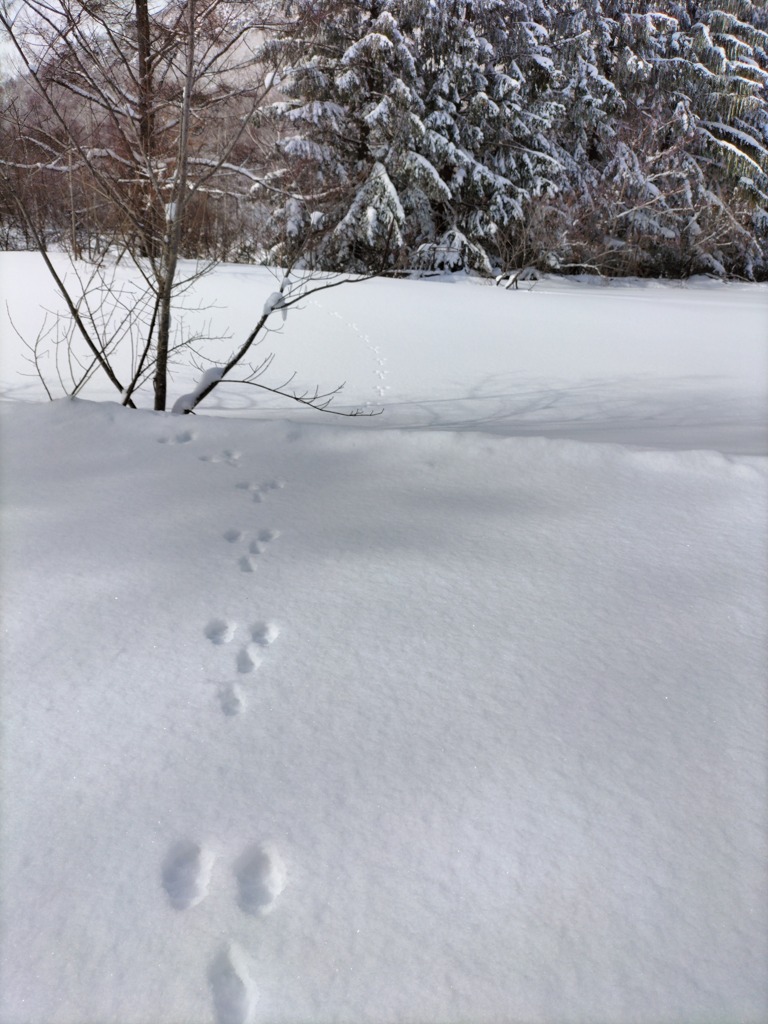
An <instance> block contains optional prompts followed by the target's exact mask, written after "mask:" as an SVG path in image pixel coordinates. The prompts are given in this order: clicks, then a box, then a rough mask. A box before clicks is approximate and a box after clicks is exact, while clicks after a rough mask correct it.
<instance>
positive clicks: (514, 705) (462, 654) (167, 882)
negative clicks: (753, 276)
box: [0, 256, 768, 1024]
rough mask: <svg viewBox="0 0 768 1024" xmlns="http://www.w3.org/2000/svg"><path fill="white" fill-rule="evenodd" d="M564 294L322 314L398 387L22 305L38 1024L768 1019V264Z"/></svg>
mask: <svg viewBox="0 0 768 1024" xmlns="http://www.w3.org/2000/svg"><path fill="white" fill-rule="evenodd" d="M25 264H27V257H23V256H22V257H18V258H16V257H14V258H11V257H9V256H5V257H4V258H3V261H2V267H3V270H4V273H5V274H6V278H5V281H6V282H7V281H8V280H9V277H8V276H7V271H8V268H9V267H10V268H11V270H12V271H13V273H21V271H19V270H18V267H19V266H21V267H22V268H23V267H24V266H25ZM14 268H15V269H14ZM260 275H263V272H262V271H253V270H251V269H248V268H232V267H229V268H223V270H222V271H221V272H220V273H219V274H216V275H213V276H212V277H210V278H209V279H207V280H206V282H204V284H205V286H206V287H208V288H209V289H210V290H211V294H213V293H214V292H216V291H217V289H218V295H219V301H220V303H221V305H222V308H224V307H226V306H228V304H229V303H230V302H232V303H235V298H237V302H239V303H240V305H239V306H237V307H236V309H237V310H239V312H233V313H232V317H233V322H234V321H237V323H238V324H241V325H242V322H243V318H244V314H243V313H242V310H243V309H244V303H245V299H244V298H243V296H242V295H241V294H240V293H241V292H242V291H243V290H244V289H246V288H251V293H250V301H251V308H252V309H255V310H256V311H257V313H258V311H260V310H261V308H262V306H263V303H264V301H265V298H266V297H267V296H268V295H269V293H270V291H271V290H273V288H274V285H273V283H270V282H271V279H264V278H263V277H261V276H260ZM254 282H260V283H261V284H263V288H260V290H259V289H256V288H254ZM545 284H546V282H545ZM6 287H8V286H7V285H6ZM548 287H549V290H547V289H546V288H545V289H542V290H541V291H540V292H537V290H534V291H533V292H530V293H521V292H520V293H513V292H503V291H501V290H499V289H492V288H486V287H483V286H481V285H474V284H469V283H464V284H459V285H455V286H453V285H448V284H447V283H436V282H431V283H416V282H401V283H395V282H372V283H370V284H363V285H357V286H354V287H351V288H350V289H343V288H342V289H337V290H335V291H333V292H328V293H324V294H323V295H322V296H321V298H322V303H323V305H322V306H318V307H315V308H314V311H313V309H312V307H311V306H310V308H308V309H307V310H305V311H304V312H301V311H297V312H296V313H295V315H293V316H291V317H290V318H289V321H288V325H287V329H286V331H287V333H286V334H285V335H279V336H277V339H276V341H275V348H276V350H277V349H278V346H279V359H280V360H281V362H285V363H288V364H290V363H291V362H292V361H293V360H295V361H296V366H297V367H300V368H301V372H302V376H303V375H304V373H305V367H307V370H306V378H307V383H312V384H314V383H315V382H317V383H318V384H320V385H321V387H325V386H329V385H332V384H333V383H334V382H338V380H339V379H343V378H344V377H347V378H348V380H349V388H348V391H345V393H344V394H345V399H344V400H345V401H347V400H349V401H350V402H361V403H362V402H366V401H371V402H372V403H373V402H375V401H376V400H378V399H382V400H383V404H384V405H385V412H384V414H383V415H382V416H380V417H377V418H375V419H370V420H365V421H358V420H348V421H337V420H324V419H322V418H321V416H320V414H318V413H312V412H310V411H307V410H301V409H299V410H296V411H294V410H293V409H291V408H290V407H286V406H285V405H284V404H280V406H279V408H278V403H277V401H276V400H274V399H272V398H270V399H269V400H268V401H264V400H261V399H257V400H254V398H253V395H251V394H249V395H247V396H245V395H241V392H239V391H238V390H237V389H236V387H235V386H234V385H232V386H231V387H229V388H228V389H223V388H222V395H220V396H219V399H218V407H217V409H215V410H214V411H215V412H216V413H217V414H216V415H207V416H202V415H201V416H195V417H189V416H187V417H182V416H173V415H170V414H167V415H166V414H156V413H152V412H147V411H143V412H142V411H139V412H133V411H128V410H125V409H122V408H120V407H119V406H118V405H117V404H114V402H109V403H105V402H101V403H95V402H92V401H75V402H72V401H68V400H62V401H57V402H54V403H37V402H36V401H22V400H21V399H28V398H34V397H35V395H36V393H35V390H34V382H33V381H27V382H26V384H24V386H23V387H20V382H19V381H18V379H16V377H15V376H14V375H13V372H12V371H13V368H15V367H16V366H18V354H17V353H16V354H14V352H15V350H16V349H18V348H19V346H18V344H17V343H15V342H14V339H13V338H12V337H11V336H9V335H7V334H5V333H4V336H3V345H4V348H3V362H2V367H1V368H0V372H1V373H2V379H3V383H4V387H5V395H6V399H7V400H6V401H4V402H2V403H0V442H1V444H2V477H1V479H0V484H1V485H2V503H3V519H2V535H1V536H2V548H0V555H1V556H2V558H1V561H0V568H1V570H2V591H1V593H2V598H1V600H2V646H1V647H0V669H2V680H3V690H2V735H1V736H0V739H1V740H2V747H1V752H0V757H1V759H2V760H1V762H0V786H1V787H2V789H1V790H0V796H1V804H0V813H1V815H2V818H1V820H2V829H1V831H0V906H1V907H2V928H0V958H1V961H2V976H1V977H0V1020H2V1021H3V1024H150V1022H152V1024H155V1022H156V1024H182V1022H185V1024H259V1022H262V1021H264V1022H270V1024H272V1022H326V1021H328V1022H330V1021H338V1022H344V1024H349V1022H374V1024H378V1022H381V1024H388V1022H446V1024H465V1022H491V1021H493V1022H499V1024H501V1022H503V1024H512V1022H518V1021H519V1022H553V1024H571V1022H573V1024H576V1022H585V1024H593V1022H594V1024H598V1022H611V1024H612V1022H617V1024H618V1022H621V1024H624V1022H627V1024H629V1022H654V1024H656V1022H680V1024H705V1022H706V1024H710V1022H713V1021H723V1022H725V1021H728V1022H731V1021H734V1022H735V1021H740V1022H754V1024H757V1022H762V1021H764V1020H765V1019H766V1018H768V975H767V972H766V964H768V879H767V869H766V865H767V864H768V812H767V804H768V800H767V797H768V792H767V789H766V769H767V768H768V736H767V733H766V685H765V678H766V653H765V641H766V637H767V636H768V582H767V580H766V566H767V565H768V557H767V556H768V550H766V549H767V547H768V544H767V543H766V527H765V523H766V508H767V507H768V500H767V493H766V492H767V491H768V467H767V464H766V459H765V458H764V457H761V456H760V455H755V454H754V453H755V452H763V451H764V448H763V447H762V446H763V444H764V439H765V433H764V423H763V421H762V420H761V416H762V415H763V410H761V408H760V403H761V402H763V401H764V397H765V390H764V389H765V386H766V382H765V380H764V379H763V377H762V376H761V375H762V371H763V369H764V367H765V338H764V337H762V338H761V337H760V335H759V331H758V325H759V323H760V322H761V318H763V314H764V309H763V308H762V305H761V303H763V301H764V299H765V297H766V292H765V290H763V289H754V290H750V289H748V288H743V289H742V288H738V287H737V288H734V289H733V290H731V289H728V288H723V287H720V286H716V287H713V288H711V289H710V288H704V287H701V288H698V289H696V288H691V289H689V290H684V289H671V288H663V287H648V288H647V289H641V288H639V287H638V288H633V287H628V288H627V289H626V291H627V294H626V296H625V295H624V294H623V292H622V289H620V288H616V289H615V290H614V289H601V288H594V287H590V286H588V285H583V284H582V285H581V286H579V285H578V284H575V283H574V284H568V285H567V286H566V284H563V285H557V284H551V285H548ZM646 296H647V298H646ZM317 301H318V302H320V298H318V300H317ZM345 303H346V305H345ZM366 305H368V307H369V311H368V314H367V318H366V312H365V309H366ZM233 309H235V306H234V305H233ZM579 309H580V310H581V320H579V319H578V317H577V316H576V311H577V310H579ZM526 310H527V312H526ZM566 312H567V316H566ZM22 313H23V316H22V317H21V319H23V317H28V318H31V317H32V313H31V312H30V311H29V310H23V311H22ZM12 314H13V318H14V322H15V323H17V326H18V321H19V319H20V317H19V316H18V315H17V314H16V313H15V312H13V311H12ZM238 318H239V319H238ZM303 318H304V319H303ZM506 318H508V320H509V322H510V323H513V325H514V329H511V328H510V327H508V326H507V319H506ZM534 322H535V323H537V324H538V328H537V331H534V329H533V324H534ZM684 322H686V323H688V333H681V324H682V323H684ZM300 323H301V324H303V325H304V326H303V328H302V330H303V331H304V332H305V333H303V334H301V333H300V334H299V336H298V338H297V337H295V336H294V335H293V333H291V332H293V329H294V325H298V324H300ZM665 324H666V327H665V326H664V325H665ZM729 324H730V325H731V326H730V328H729V330H730V331H732V332H733V333H732V334H731V333H727V334H725V335H723V334H722V332H723V331H725V330H726V328H727V326H728V325H729ZM610 325H612V326H611V330H610V334H609V332H608V327H609V326H610ZM750 325H751V326H750ZM748 326H750V330H749V331H746V328H747V327H748ZM555 327H557V330H559V331H565V329H566V327H568V329H569V330H570V336H569V337H568V338H565V336H564V335H559V336H558V335H557V334H556V331H555ZM598 328H599V329H598ZM590 331H591V332H592V333H591V334H590ZM313 332H314V333H313ZM537 332H538V333H537ZM9 337H11V343H10V344H9V342H8V340H7V339H8V338H9ZM505 339H506V340H505ZM566 342H567V343H566ZM505 345H507V346H509V347H514V354H510V355H509V356H508V357H506V361H505V359H504V358H503V353H504V351H505V349H504V346H505ZM283 346H285V350H283ZM222 355H224V356H226V352H223V350H222V348H221V346H219V347H217V349H216V351H215V352H214V353H212V354H211V358H212V359H213V360H218V361H219V362H221V360H222ZM276 361H277V358H276ZM496 364H497V365H498V366H499V367H500V369H499V371H498V375H497V376H498V378H499V379H498V380H497V379H496V376H494V372H493V366H494V365H496ZM512 367H516V369H515V370H514V371H513V369H512ZM293 368H296V367H291V369H293ZM515 374H519V381H520V382H521V383H520V385H519V387H517V386H516V385H515V379H517V378H515V376H514V375H515ZM550 375H551V376H550ZM198 376H199V374H198ZM526 379H530V380H534V379H535V380H536V381H537V382H538V383H537V384H536V385H535V389H534V385H532V384H531V385H530V389H529V392H526V391H525V386H524V385H523V383H522V382H523V381H524V380H526ZM587 381H591V382H592V383H591V385H589V386H587V385H586V383H584V382H587ZM195 383H196V377H195V375H194V374H193V373H192V372H191V370H187V369H184V368H180V369H179V371H178V376H177V380H176V384H175V387H176V392H175V393H176V394H178V393H181V392H182V391H184V390H187V391H192V390H193V389H194V386H195ZM581 384H583V385H584V386H583V387H582V386H581ZM100 387H101V385H100V384H98V382H96V381H94V387H93V388H92V392H91V393H92V395H93V396H94V397H100V392H99V388H100ZM387 389H389V390H387ZM548 389H549V391H548ZM534 390H535V394H536V395H537V396H538V398H537V403H536V409H535V410H534V409H533V408H532V407H531V401H532V398H531V395H532V394H533V392H534ZM547 393H549V394H550V398H551V403H550V405H547V402H546V401H544V396H545V395H546V394H547ZM104 394H108V392H106V390H105V391H104ZM390 396H391V397H390ZM430 396H431V397H430ZM238 403H242V408H241V409H240V414H239V415H235V413H236V412H237V411H238V408H239V406H238ZM262 403H263V404H262ZM673 412H674V415H673ZM569 417H570V418H569ZM537 425H538V426H537ZM426 426H429V427H432V428H434V429H429V430H426V429H423V428H424V427H426ZM537 430H538V432H539V433H540V434H541V435H549V436H513V435H515V434H530V435H534V434H536V432H537ZM622 432H625V433H626V435H627V436H626V438H625V440H626V441H627V442H628V444H629V443H630V442H632V443H633V444H634V445H635V447H632V446H627V445H622V444H606V443H597V442H595V441H594V440H593V441H591V442H590V443H585V441H584V438H585V437H591V436H592V435H595V436H598V435H599V436H600V437H601V438H603V439H604V437H605V436H610V437H611V438H612V439H613V440H616V436H617V434H618V433H622ZM561 434H562V435H570V436H558V435H561ZM651 438H656V443H655V444H654V445H653V446H651ZM696 438H707V443H708V447H709V448H711V449H712V450H709V451H704V450H693V449H692V442H693V441H694V440H695V439H696ZM675 448H677V449H680V450H672V449H675ZM685 449H689V450H685Z"/></svg>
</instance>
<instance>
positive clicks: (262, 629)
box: [251, 622, 280, 647]
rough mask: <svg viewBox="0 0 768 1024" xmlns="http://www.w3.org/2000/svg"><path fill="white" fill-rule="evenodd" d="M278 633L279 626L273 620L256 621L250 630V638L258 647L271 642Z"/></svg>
mask: <svg viewBox="0 0 768 1024" xmlns="http://www.w3.org/2000/svg"><path fill="white" fill-rule="evenodd" d="M279 635H280V628H279V626H276V625H275V623H274V622H257V623H256V625H255V626H254V627H253V629H252V630H251V639H252V640H253V642H254V643H255V644H259V646H260V647H268V646H269V645H270V644H273V643H274V642H275V640H277V638H278V636H279Z"/></svg>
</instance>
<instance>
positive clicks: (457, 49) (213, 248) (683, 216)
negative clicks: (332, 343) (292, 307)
mask: <svg viewBox="0 0 768 1024" xmlns="http://www.w3.org/2000/svg"><path fill="white" fill-rule="evenodd" d="M105 2H106V0H102V2H101V3H97V2H93V3H90V4H89V3H82V4H80V5H72V4H69V7H70V8H72V7H73V6H74V7H80V8H82V9H83V11H84V12H85V13H84V15H83V19H84V20H83V23H82V29H83V31H82V36H83V39H82V41H81V40H80V39H79V38H75V37H73V39H74V42H73V40H72V39H70V42H69V45H68V46H63V45H62V43H61V41H60V40H58V41H57V40H56V39H50V40H49V45H47V47H46V48H45V50H44V52H41V53H38V54H37V55H36V56H35V58H34V60H32V61H30V62H29V64H28V67H27V68H26V69H25V73H23V74H19V75H18V76H17V77H15V78H14V79H12V80H10V81H6V83H5V85H4V86H3V94H2V107H1V108H0V109H1V110H2V122H1V123H0V132H1V133H2V138H0V152H1V153H2V162H3V167H4V171H3V175H2V193H1V194H0V230H1V231H2V238H0V244H4V245H5V246H12V245H25V244H30V245H31V244H36V241H35V238H33V237H31V235H34V234H35V231H34V230H33V229H34V228H35V226H37V230H38V232H39V231H42V232H43V234H44V236H45V237H46V238H47V239H48V240H49V242H58V243H61V242H66V243H67V244H69V245H71V246H72V247H73V248H75V249H77V250H80V251H81V252H83V253H84V254H87V253H88V252H90V251H92V250H93V249H94V248H95V249H99V248H100V247H104V246H113V245H115V244H119V242H120V240H121V239H124V238H125V236H126V234H127V233H131V232H132V233H133V235H134V236H135V235H136V233H137V232H138V233H139V234H140V235H141V238H142V245H143V246H144V249H145V251H146V252H147V254H151V251H152V247H153V246H154V245H157V244H159V242H158V241H157V239H158V238H160V239H161V238H162V235H163V232H164V231H165V230H166V224H165V221H166V218H167V213H168V207H169V203H171V202H173V203H176V202H177V201H178V196H176V198H173V199H171V198H170V197H167V196H166V197H165V198H164V194H163V190H164V187H165V186H164V182H165V181H170V180H171V179H172V174H171V173H170V170H169V167H170V165H171V164H172V162H173V153H174V152H175V150H174V147H177V146H178V130H177V127H176V123H175V122H174V123H171V121H172V119H171V120H169V119H167V118H165V119H164V116H163V111H164V110H165V109H166V107H165V106H164V105H163V104H164V103H165V102H166V97H167V96H168V95H170V94H171V93H173V90H174V88H175V87H176V83H177V79H178V80H179V81H180V80H181V78H180V76H179V75H178V74H177V72H176V70H175V69H174V65H173V62H172V60H171V57H172V56H174V55H176V51H175V50H174V47H173V45H172V44H173V38H174V37H173V32H174V31H177V27H176V26H178V25H182V24H183V23H184V11H185V9H186V6H187V5H186V2H185V0H172V2H168V3H165V4H155V5H150V8H149V9H148V12H149V13H148V18H149V21H148V24H147V27H146V31H147V32H148V33H150V34H153V45H152V47H151V52H152V54H153V55H154V56H153V59H154V60H155V65H154V67H153V68H152V69H150V70H151V74H150V75H149V78H147V76H146V75H145V78H144V79H143V80H142V76H141V74H140V73H139V71H138V64H139V59H140V49H141V47H140V46H138V45H133V46H132V48H128V49H125V47H124V46H123V44H122V42H121V32H122V33H123V34H124V35H125V36H126V38H127V37H130V38H131V39H133V40H136V39H139V40H140V33H139V35H137V33H136V31H135V29H136V25H135V17H134V13H133V12H134V5H132V4H128V5H125V4H123V5H122V6H123V8H124V9H125V8H126V7H127V8H128V9H129V11H130V12H131V15H130V18H129V17H128V16H127V15H126V21H125V23H124V24H123V26H122V29H121V28H120V26H119V25H118V24H116V23H115V22H114V21H111V22H110V23H109V27H110V33H106V32H105V28H104V21H103V20H102V21H100V20H99V10H100V9H102V8H103V7H104V6H105ZM27 6H34V4H32V5H27ZM142 6H143V7H144V8H146V4H145V5H142V4H136V5H135V10H136V11H138V10H139V9H141V8H142ZM12 7H13V4H9V3H7V2H6V4H5V9H6V11H7V12H8V11H9V9H10V8H12ZM211 9H212V10H215V15H214V14H211V15H210V16H208V15H207V14H206V10H207V8H206V7H205V6H204V5H203V6H202V7H201V8H200V12H201V13H200V17H199V25H198V27H197V29H196V31H197V34H198V37H199V40H201V42H199V44H198V50H199V51H200V52H202V50H204V48H205V46H206V45H207V46H209V47H210V49H211V52H212V53H214V52H215V53H216V54H218V55H219V56H218V57H217V61H218V63H215V62H213V63H212V64H211V66H210V68H209V70H208V78H207V79H206V78H205V77H204V76H203V77H201V78H200V79H199V80H198V79H195V82H196V89H195V92H194V94H193V95H192V97H191V99H192V109H191V116H190V122H189V145H190V155H191V159H190V160H189V162H188V166H187V174H188V177H189V182H186V183H184V185H183V187H184V188H185V189H187V190H188V191H189V193H190V194H189V198H188V203H187V205H188V208H187V216H186V217H185V219H184V222H183V230H182V234H181V238H180V245H181V250H180V251H181V253H182V254H183V255H186V256H196V257H210V258H216V259H241V260H249V259H268V260H270V261H276V262H286V261H295V260H300V261H302V262H303V263H305V264H307V265H310V266H314V267H323V268H326V269H335V270H353V271H366V270H370V269H371V268H374V267H378V266H387V267H389V268H390V269H392V270H397V269H405V268H414V267H418V268H424V269H458V268H472V269H475V270H478V271H480V272H482V273H486V274H491V273H498V272H503V271H510V270H512V269H513V268H519V267H521V266H529V265H533V266H537V267H539V268H542V269H551V270H560V271H563V272H572V271H577V270H582V269H594V270H597V271H599V272H601V273H605V274H641V275H664V276H674V277H677V276H687V275H689V274H692V273H702V272H711V273H716V274H720V275H724V274H734V275H739V276H743V277H747V278H766V277H768V9H767V8H766V6H765V4H763V3H755V2H752V0H701V2H694V0H659V2H656V3H652V2H648V0H578V2H577V0H284V2H282V3H270V4H269V5H267V4H264V3H259V2H257V0H240V2H239V3H238V2H234V3H227V4H222V3H213V4H211ZM11 13H13V12H11ZM15 16H16V17H18V16H19V15H18V12H16V15H15ZM86 16H87V18H89V19H90V21H89V22H88V25H89V26H90V27H88V30H87V31H86V24H85V21H86ZM131 18H133V22H132V23H131V24H130V25H129V24H128V22H129V21H130V20H131ZM163 33H166V34H167V36H168V39H167V41H166V42H164V38H165V37H164V36H163ZM164 54H165V55H166V56H165V57H164V56H163V55H164ZM164 61H165V63H164ZM121 62H122V63H121ZM94 64H96V65H99V66H100V67H101V65H103V73H102V70H100V72H99V74H100V75H101V76H102V78H101V79H100V81H102V82H103V87H102V88H101V89H100V91H99V95H98V96H94V92H93V90H92V89H90V88H85V87H84V85H83V82H84V81H85V80H86V79H87V77H88V75H87V72H88V70H89V68H90V69H91V70H92V68H93V66H94ZM110 69H112V71H111V73H112V78H113V79H114V78H115V75H117V79H116V81H117V84H118V86H119V85H120V83H122V87H120V88H117V87H116V85H115V81H114V80H113V81H110ZM41 79H42V80H44V83H45V84H46V85H47V86H48V87H49V89H51V90H53V94H54V95H55V105H54V108H53V109H52V108H51V106H50V104H48V105H46V103H45V102H43V100H42V99H41V94H40V81H39V80H41ZM142 81H144V84H145V85H146V84H147V83H148V82H151V85H152V89H151V95H149V94H148V99H147V103H145V107H144V109H143V110H142V109H140V108H141V90H140V88H139V86H140V85H141V83H142ZM134 93H135V96H134ZM150 101H151V102H150ZM110 106H112V107H113V108H116V109H117V114H115V112H114V109H113V110H112V111H111V112H110V110H109V109H108V108H109V107H110ZM128 108H130V109H128ZM168 109H169V110H170V109H174V110H175V109H176V108H175V107H168ZM62 116H66V117H67V118H68V119H69V120H70V121H74V122H75V123H77V125H78V132H79V133H80V138H79V142H78V146H79V150H78V149H77V148H76V149H74V150H73V147H72V145H71V139H69V140H68V139H65V138H64V134H63V132H62V128H61V125H60V124H59V120H60V119H61V117H62ZM131 118H133V119H134V121H135V124H136V125H137V127H136V128H135V131H134V135H135V137H133V136H132V135H131V133H130V132H128V131H127V130H126V129H125V127H124V125H125V123H126V122H127V121H130V120H131ZM121 125H122V126H123V127H122V128H121ZM137 148H138V150H140V151H141V153H142V154H143V155H142V159H141V161H139V163H140V165H141V166H140V167H139V168H138V170H137V164H136V160H135V159H134V156H135V152H134V151H135V150H136V149H137ZM94 153H98V154H99V155H98V158H97V159H98V162H99V166H98V170H99V173H100V174H101V175H103V176H104V177H105V179H107V178H111V179H113V180H119V181H120V182H121V183H122V184H121V186H120V188H121V191H120V202H119V203H115V202H114V201H113V198H114V197H113V196H111V194H110V190H109V188H108V187H107V186H106V185H104V187H102V188H96V187H94V176H93V173H92V170H93V168H92V167H89V166H88V160H87V159H86V157H87V158H88V159H90V160H91V162H93V160H94V159H96V158H95V157H94V156H93V154H94ZM203 171H204V173H203ZM174 180H175V179H174ZM148 181H149V182H150V183H151V186H152V187H151V188H149V187H148V186H147V182H148ZM190 183H192V184H191V185H190ZM176 185H177V186H178V181H176ZM20 207H23V209H24V211H25V215H24V216H22V215H21V214H20V212H19V211H20ZM153 239H154V241H153Z"/></svg>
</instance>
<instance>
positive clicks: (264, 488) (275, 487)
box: [235, 478, 285, 502]
mask: <svg viewBox="0 0 768 1024" xmlns="http://www.w3.org/2000/svg"><path fill="white" fill-rule="evenodd" d="M235 487H236V488H237V489H238V490H239V491H248V492H249V493H250V494H252V495H253V500H254V501H256V502H261V501H264V497H265V495H266V494H268V493H269V492H270V491H279V490H282V488H283V487H285V480H282V479H281V478H276V479H274V480H265V481H264V482H263V483H260V484H257V483H254V482H252V481H249V480H241V481H240V483H239V484H235Z"/></svg>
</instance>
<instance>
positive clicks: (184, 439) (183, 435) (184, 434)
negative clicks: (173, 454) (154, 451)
mask: <svg viewBox="0 0 768 1024" xmlns="http://www.w3.org/2000/svg"><path fill="white" fill-rule="evenodd" d="M196 436H197V435H196V434H194V433H193V432H192V431H191V430H182V431H181V432H180V433H178V434H176V436H175V437H158V439H157V440H158V443H159V444H189V442H190V441H194V440H195V437H196Z"/></svg>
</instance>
